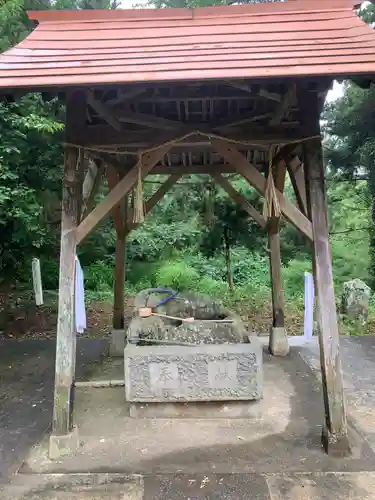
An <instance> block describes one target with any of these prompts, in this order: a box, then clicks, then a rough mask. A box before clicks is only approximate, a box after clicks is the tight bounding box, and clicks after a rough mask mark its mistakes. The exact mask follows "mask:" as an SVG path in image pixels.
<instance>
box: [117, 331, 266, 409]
mask: <svg viewBox="0 0 375 500" xmlns="http://www.w3.org/2000/svg"><path fill="white" fill-rule="evenodd" d="M124 352H125V394H126V400H127V401H129V402H174V403H176V402H178V401H230V400H239V401H241V400H243V401H248V400H257V399H260V398H262V395H263V373H262V361H263V358H262V346H261V343H260V342H259V340H258V339H257V338H251V340H250V342H249V343H248V344H222V345H218V344H213V345H207V344H204V345H197V346H194V347H186V346H135V345H130V344H129V345H127V346H126V347H125V351H124Z"/></svg>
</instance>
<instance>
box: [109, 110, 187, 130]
mask: <svg viewBox="0 0 375 500" xmlns="http://www.w3.org/2000/svg"><path fill="white" fill-rule="evenodd" d="M118 119H119V120H121V121H123V122H126V123H133V124H135V125H142V126H145V127H151V128H156V129H165V130H176V128H181V129H182V128H183V126H184V125H183V123H181V122H178V121H174V120H169V119H167V118H161V117H159V116H154V115H149V114H146V113H134V112H132V111H130V110H126V111H125V112H124V114H122V115H121V117H119V118H118Z"/></svg>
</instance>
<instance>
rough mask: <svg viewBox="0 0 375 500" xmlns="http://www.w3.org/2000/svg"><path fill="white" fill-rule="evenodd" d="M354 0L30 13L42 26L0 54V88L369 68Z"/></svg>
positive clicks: (372, 42) (347, 72)
mask: <svg viewBox="0 0 375 500" xmlns="http://www.w3.org/2000/svg"><path fill="white" fill-rule="evenodd" d="M356 3H358V0H321V1H320V2H317V1H316V0H289V1H287V2H285V3H265V4H253V5H241V6H226V7H210V8H198V9H161V10H147V9H146V10H130V11H129V10H128V11H126V10H124V11H121V10H115V11H92V10H86V11H41V12H30V13H29V17H30V18H31V19H34V20H37V21H38V22H39V24H38V26H37V28H36V29H35V30H34V31H33V32H32V33H31V34H30V35H29V36H28V37H27V38H26V39H25V40H24V41H23V42H21V43H20V44H19V45H17V46H16V47H14V48H12V49H10V50H8V51H7V52H5V53H4V54H2V55H0V87H8V88H17V87H28V88H39V87H44V86H48V87H50V86H66V85H84V84H91V85H95V84H97V85H98V84H109V83H114V84H121V83H135V82H160V81H183V80H205V79H218V80H222V79H233V78H277V77H284V76H288V77H291V76H293V77H298V76H304V75H311V76H318V75H332V76H338V75H343V76H351V75H359V74H371V73H375V32H374V31H373V30H372V29H371V28H370V27H369V26H367V25H366V24H365V23H364V22H363V21H362V20H361V19H360V18H359V17H358V16H357V15H356V14H355V12H354V11H353V6H354V5H355V4H356ZM317 5H319V7H317Z"/></svg>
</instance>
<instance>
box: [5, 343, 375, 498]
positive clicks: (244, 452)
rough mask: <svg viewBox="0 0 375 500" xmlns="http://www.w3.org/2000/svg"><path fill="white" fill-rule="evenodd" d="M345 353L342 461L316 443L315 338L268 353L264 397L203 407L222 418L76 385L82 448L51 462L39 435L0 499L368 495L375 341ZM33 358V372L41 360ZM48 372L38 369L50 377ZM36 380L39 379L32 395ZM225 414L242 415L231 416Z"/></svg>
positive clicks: (93, 373)
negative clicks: (176, 413)
mask: <svg viewBox="0 0 375 500" xmlns="http://www.w3.org/2000/svg"><path fill="white" fill-rule="evenodd" d="M86 342H90V341H86ZM88 345H89V344H87V347H88ZM88 350H90V349H88ZM96 352H97V355H96V356H94V355H92V356H91V358H92V360H95V359H98V357H99V356H100V352H101V349H98V350H97V351H96ZM342 352H343V369H344V376H345V388H346V396H347V400H348V414H349V428H350V440H351V444H352V452H353V453H352V456H351V457H349V458H345V459H334V458H331V457H328V456H326V455H325V454H324V453H323V451H322V449H321V446H320V434H321V425H322V422H323V403H322V396H321V387H320V383H319V373H318V372H317V371H316V369H317V368H318V367H319V358H318V347H317V345H316V342H311V343H309V344H306V345H303V346H298V345H297V346H294V347H293V349H292V352H291V355H290V356H288V357H287V358H283V359H282V358H272V357H270V356H269V355H268V354H267V352H265V354H264V362H265V364H264V373H265V387H264V389H265V390H264V399H263V400H262V401H261V402H260V403H254V404H252V405H249V406H248V407H247V408H246V409H245V410H244V407H243V405H242V407H241V408H239V407H237V408H234V407H233V406H230V405H227V407H223V406H221V407H220V408H218V407H217V406H215V405H212V406H211V407H210V406H209V405H206V410H205V411H206V413H208V412H209V410H210V409H212V415H215V417H217V418H210V419H209V418H204V419H194V418H174V419H166V418H156V419H150V418H145V419H139V418H138V419H134V418H130V416H129V406H128V405H127V404H126V403H125V401H124V389H123V388H112V389H77V395H76V421H77V424H78V426H79V431H80V438H81V441H82V446H81V448H80V449H79V451H78V452H77V453H76V454H75V456H73V457H67V458H65V459H63V460H60V461H58V462H51V461H49V460H48V457H47V443H48V440H47V437H48V436H46V437H45V438H44V439H42V440H41V441H40V442H39V443H38V444H37V445H36V446H35V447H34V448H33V449H32V450H31V452H30V453H29V454H28V456H27V457H26V459H25V462H24V464H23V466H22V468H21V470H20V473H19V474H18V475H16V476H15V477H14V479H13V481H12V482H11V484H7V485H6V486H5V485H4V488H3V491H2V492H0V497H1V498H9V499H13V498H14V499H17V500H20V499H25V500H26V499H28V500H29V499H37V498H38V499H39V498H45V499H47V498H48V499H56V500H60V499H63V498H64V499H65V498H66V499H68V498H69V499H78V498H80V499H81V498H91V499H93V500H98V499H104V498H108V499H109V498H111V499H117V498H118V499H120V498H121V499H126V500H138V499H139V500H141V499H145V500H151V499H154V500H158V499H160V500H161V499H163V500H164V499H165V500H167V499H169V498H170V499H177V500H178V499H181V500H182V499H186V500H187V499H189V498H190V499H191V500H198V499H199V500H209V499H213V498H215V499H245V498H246V499H249V498H251V499H259V500H263V499H264V500H279V499H280V500H281V499H286V498H288V499H292V500H294V499H299V500H310V499H314V500H315V499H326V498H327V499H335V498H340V499H341V500H346V499H353V500H357V499H358V500H359V499H367V498H368V499H375V423H374V422H375V420H374V418H373V417H374V416H375V415H374V412H375V382H374V381H373V380H372V374H373V373H375V370H374V369H375V338H372V337H362V338H348V339H346V338H343V339H342ZM92 354H93V353H92ZM86 359H90V356H88V357H87V358H86ZM52 362H53V360H52ZM38 366H39V365H38ZM30 367H33V369H37V364H35V363H34V364H33V363H31V365H30ZM118 369H120V370H121V362H120V363H118V362H117V363H114V364H112V363H111V362H108V361H105V362H104V364H102V365H100V364H95V363H94V365H93V364H92V361H90V372H89V377H90V378H92V379H96V380H97V379H98V378H99V377H100V376H101V377H103V376H104V375H103V372H104V374H105V376H106V377H110V378H116V379H118V378H120V376H119V374H116V373H112V372H113V371H114V372H116V370H118ZM20 370H21V368H20ZM21 371H22V370H21ZM81 376H82V373H81ZM48 377H50V375H49V376H47V372H45V373H44V379H45V380H46V382H47V379H48ZM21 378H22V377H21ZM8 382H10V381H9V380H8ZM25 388H26V385H25ZM38 388H39V389H40V387H39V386H35V387H34V395H35V394H37V392H36V389H38ZM50 389H52V386H51V385H50ZM50 389H49V390H48V391H47V392H49V393H50V392H51V390H50ZM25 390H26V389H25ZM31 391H32V387H30V388H29V392H30V394H31ZM44 391H46V389H44ZM13 394H14V397H15V388H14V389H13ZM29 398H31V396H29ZM30 401H31V399H30ZM8 404H9V403H8ZM32 404H35V403H32ZM48 404H49V410H48V411H50V403H48ZM48 404H46V405H45V408H46V410H45V414H46V415H47V407H48ZM21 413H22V411H21V407H20V409H19V415H21ZM193 413H194V412H190V413H189V411H186V412H185V414H186V415H189V414H190V416H191V415H192V414H193ZM243 413H246V415H247V418H243V416H241V415H243ZM8 414H9V412H8ZM228 414H232V415H233V414H236V415H238V416H239V418H232V419H228V418H226V415H228ZM218 417H219V418H218ZM22 418H24V419H26V420H27V419H28V421H29V424H27V423H26V421H22V422H23V425H26V427H25V431H22V426H20V425H18V426H17V425H16V423H15V424H14V425H15V426H16V427H17V429H18V430H19V435H21V434H22V433H26V434H27V433H28V429H30V427H32V422H34V425H35V422H36V421H37V420H36V415H34V416H31V415H29V416H26V413H25V414H24V416H23V417H22ZM33 419H34V420H33ZM38 425H39V424H38ZM39 427H40V426H39ZM21 441H22V439H21ZM5 444H7V443H5ZM1 445H2V446H3V441H2V438H1ZM7 453H8V455H9V450H8V452H7ZM8 455H7V456H8ZM18 456H19V454H18ZM8 461H9V460H8Z"/></svg>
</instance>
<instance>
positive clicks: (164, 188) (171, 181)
mask: <svg viewBox="0 0 375 500" xmlns="http://www.w3.org/2000/svg"><path fill="white" fill-rule="evenodd" d="M181 177H182V174H172V175H171V176H170V177H168V179H167V180H166V181H165V182H164V183H163V184H162V185H161V186H160V187H159V189H158V190H157V191H156V192H155V193H154V194H153V195H152V196H151V198H150V199H149V200H147V201H146V208H145V213H146V215H148V214H149V213H150V212H151V210H152V209H153V208H154V206H155V205H156V204H157V203H158V202H159V201H160V200H161V199H162V198H163V197H164V195H165V194H166V193H167V192H168V191H169V190H170V189H171V187H173V186H174V185H175V184H176V182H178V181H179V180H180V179H181ZM138 226H139V223H137V222H133V221H129V222H128V225H127V234H129V233H130V231H133V229H136V228H137V227H138Z"/></svg>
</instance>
